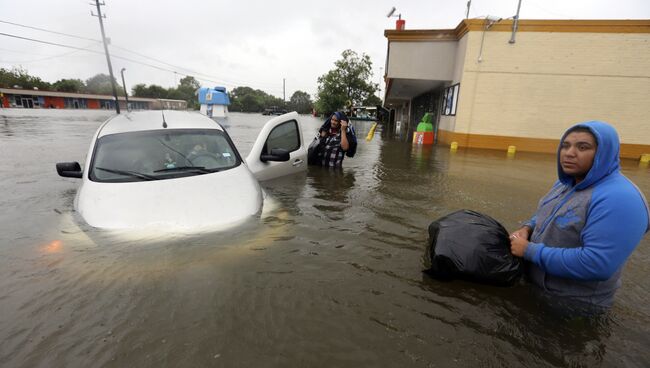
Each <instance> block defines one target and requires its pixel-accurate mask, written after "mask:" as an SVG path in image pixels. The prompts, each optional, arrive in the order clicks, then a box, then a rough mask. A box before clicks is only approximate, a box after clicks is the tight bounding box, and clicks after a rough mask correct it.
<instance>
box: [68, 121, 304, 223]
mask: <svg viewBox="0 0 650 368" xmlns="http://www.w3.org/2000/svg"><path fill="white" fill-rule="evenodd" d="M306 168H307V149H306V148H305V144H304V142H303V139H302V127H301V124H300V118H299V116H298V114H297V113H295V112H292V113H288V114H284V115H282V116H278V117H276V118H273V119H272V120H269V121H268V122H267V123H266V124H265V125H264V127H263V128H262V131H261V132H260V134H259V136H258V137H257V140H256V142H255V144H254V145H253V148H252V149H251V152H250V154H249V155H248V157H247V158H246V160H243V159H242V157H241V156H240V155H239V152H238V151H237V149H236V148H235V145H234V144H233V142H232V141H231V139H230V136H229V135H228V133H227V132H226V130H225V129H224V128H223V127H222V126H221V125H220V124H219V123H217V122H215V121H214V120H212V119H210V118H208V117H207V116H204V115H201V114H199V113H195V112H187V111H145V112H132V113H128V114H123V115H116V116H114V117H112V118H110V119H109V120H107V121H106V122H105V123H103V124H102V125H101V126H100V127H99V129H97V132H96V133H95V136H94V138H93V140H92V143H91V145H90V149H89V151H88V155H87V158H86V162H85V167H84V169H83V170H82V169H81V166H80V165H79V163H78V162H64V163H58V164H57V165H56V169H57V172H58V173H59V175H61V176H63V177H71V178H80V179H82V183H81V186H80V187H79V190H78V191H77V196H76V198H75V203H74V206H75V210H76V211H77V212H78V213H79V214H80V215H81V217H82V218H83V219H84V220H85V221H86V222H87V223H88V224H89V225H91V226H93V227H97V228H105V229H142V228H164V229H195V228H222V227H225V226H228V225H234V224H237V223H239V222H242V221H244V220H246V219H247V218H250V217H251V216H255V215H258V214H260V213H261V210H262V206H263V200H264V195H263V191H262V189H261V188H260V184H259V182H258V181H259V180H268V179H273V178H276V177H280V176H283V175H289V174H293V173H297V172H301V171H304V170H306Z"/></svg>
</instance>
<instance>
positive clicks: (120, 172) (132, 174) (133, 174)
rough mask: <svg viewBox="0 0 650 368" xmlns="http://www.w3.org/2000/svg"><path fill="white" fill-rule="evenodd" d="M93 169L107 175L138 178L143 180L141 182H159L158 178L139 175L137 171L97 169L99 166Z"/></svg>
mask: <svg viewBox="0 0 650 368" xmlns="http://www.w3.org/2000/svg"><path fill="white" fill-rule="evenodd" d="M95 169H97V170H102V171H106V172H109V173H112V174H118V175H124V176H130V177H133V178H139V179H143V180H159V179H160V178H157V177H155V176H151V175H147V174H143V173H139V172H137V171H128V170H115V169H107V168H105V167H99V166H95Z"/></svg>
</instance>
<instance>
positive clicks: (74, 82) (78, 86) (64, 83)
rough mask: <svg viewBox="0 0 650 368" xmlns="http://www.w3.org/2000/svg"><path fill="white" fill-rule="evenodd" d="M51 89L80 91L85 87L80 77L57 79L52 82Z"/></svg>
mask: <svg viewBox="0 0 650 368" xmlns="http://www.w3.org/2000/svg"><path fill="white" fill-rule="evenodd" d="M52 89H53V90H55V91H57V92H73V93H80V92H83V91H84V90H85V89H86V85H85V84H84V82H83V81H82V80H81V79H59V80H58V81H56V82H54V83H53V84H52Z"/></svg>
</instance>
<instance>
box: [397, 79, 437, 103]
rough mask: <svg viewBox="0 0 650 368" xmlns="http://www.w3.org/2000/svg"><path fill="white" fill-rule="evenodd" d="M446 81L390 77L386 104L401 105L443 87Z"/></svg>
mask: <svg viewBox="0 0 650 368" xmlns="http://www.w3.org/2000/svg"><path fill="white" fill-rule="evenodd" d="M446 82H447V81H443V80H426V79H402V78H394V79H389V80H388V83H387V85H388V87H387V89H386V95H385V97H384V106H388V107H394V106H398V105H401V104H403V103H404V102H406V101H409V100H411V99H413V98H415V97H417V96H419V95H421V94H423V93H426V92H428V91H431V90H435V89H438V88H441V87H443V86H444V84H445V83H446Z"/></svg>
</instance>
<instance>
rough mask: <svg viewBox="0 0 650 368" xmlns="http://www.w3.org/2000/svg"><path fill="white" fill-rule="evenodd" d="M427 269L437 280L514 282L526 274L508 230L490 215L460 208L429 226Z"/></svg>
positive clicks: (506, 283) (511, 283)
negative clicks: (515, 254) (513, 247)
mask: <svg viewBox="0 0 650 368" xmlns="http://www.w3.org/2000/svg"><path fill="white" fill-rule="evenodd" d="M425 259H426V261H427V263H428V264H427V265H426V267H428V269H426V270H425V272H426V273H427V274H429V275H431V276H433V277H435V278H437V279H441V280H452V279H466V280H470V281H475V282H480V283H487V284H493V285H503V286H507V285H513V284H514V283H515V282H517V281H518V280H519V278H520V277H521V275H522V273H523V266H522V262H521V259H519V258H517V257H515V256H513V255H512V254H511V253H510V239H509V235H508V232H507V231H506V229H505V228H504V227H503V226H502V225H501V224H500V223H498V222H497V221H496V220H494V219H493V218H491V217H490V216H486V215H484V214H481V213H478V212H475V211H471V210H460V211H456V212H454V213H451V214H449V215H447V216H444V217H441V218H439V219H438V220H436V221H434V222H432V223H431V224H430V225H429V247H428V248H427V255H426V257H425Z"/></svg>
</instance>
